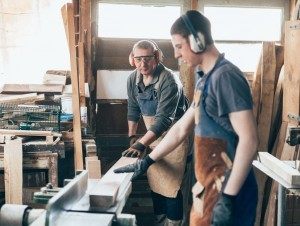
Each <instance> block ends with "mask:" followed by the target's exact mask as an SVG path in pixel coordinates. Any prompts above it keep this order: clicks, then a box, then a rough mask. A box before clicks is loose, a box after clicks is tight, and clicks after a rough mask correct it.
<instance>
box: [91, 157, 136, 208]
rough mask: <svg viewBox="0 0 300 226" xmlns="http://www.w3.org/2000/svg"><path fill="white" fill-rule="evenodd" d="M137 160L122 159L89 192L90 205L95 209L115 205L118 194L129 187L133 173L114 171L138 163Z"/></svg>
mask: <svg viewBox="0 0 300 226" xmlns="http://www.w3.org/2000/svg"><path fill="white" fill-rule="evenodd" d="M136 160H137V158H126V157H122V158H120V159H119V160H118V161H117V163H115V164H114V165H113V166H112V167H111V168H110V169H109V170H108V172H107V173H106V174H105V175H104V176H103V177H102V179H101V180H100V181H99V182H98V183H97V184H96V186H95V187H94V188H93V189H92V190H91V191H90V192H89V198H90V205H91V206H94V207H111V206H113V205H114V204H115V201H116V198H117V196H118V192H121V191H122V190H123V189H125V188H126V187H127V186H128V183H130V179H131V177H132V174H133V173H120V174H116V173H114V172H113V170H114V169H116V168H119V167H121V166H125V165H128V164H132V163H134V162H136Z"/></svg>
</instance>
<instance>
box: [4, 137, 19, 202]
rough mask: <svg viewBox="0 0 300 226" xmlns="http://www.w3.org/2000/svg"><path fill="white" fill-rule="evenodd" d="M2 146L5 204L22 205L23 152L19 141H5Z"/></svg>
mask: <svg viewBox="0 0 300 226" xmlns="http://www.w3.org/2000/svg"><path fill="white" fill-rule="evenodd" d="M5 142H6V143H5V146H4V175H5V176H4V179H5V203H6V204H22V202H23V197H22V186H23V168H22V161H23V152H22V141H21V139H14V140H9V139H8V140H6V141H5Z"/></svg>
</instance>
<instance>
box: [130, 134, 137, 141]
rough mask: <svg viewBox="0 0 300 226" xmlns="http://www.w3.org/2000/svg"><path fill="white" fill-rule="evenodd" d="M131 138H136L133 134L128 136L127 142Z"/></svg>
mask: <svg viewBox="0 0 300 226" xmlns="http://www.w3.org/2000/svg"><path fill="white" fill-rule="evenodd" d="M132 138H137V135H136V134H134V135H131V136H128V139H129V140H131V139H132Z"/></svg>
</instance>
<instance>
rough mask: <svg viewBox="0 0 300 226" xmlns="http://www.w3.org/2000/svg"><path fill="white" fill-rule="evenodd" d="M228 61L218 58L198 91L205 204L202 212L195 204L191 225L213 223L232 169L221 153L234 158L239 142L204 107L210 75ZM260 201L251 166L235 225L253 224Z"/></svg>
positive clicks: (199, 173) (198, 168)
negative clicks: (216, 208) (214, 210)
mask: <svg viewBox="0 0 300 226" xmlns="http://www.w3.org/2000/svg"><path fill="white" fill-rule="evenodd" d="M227 63H228V61H227V60H225V59H222V60H221V61H220V62H218V63H217V65H216V66H215V68H214V69H213V70H212V72H211V73H210V74H209V75H208V77H207V78H206V81H204V82H202V81H201V82H202V84H200V89H199V90H198V91H197V92H196V93H195V98H194V102H195V122H196V125H195V140H194V142H195V176H196V179H197V181H198V183H200V184H201V185H202V186H203V189H202V193H201V194H198V196H199V195H201V196H202V197H201V198H202V200H203V203H202V204H203V206H202V207H201V214H199V213H197V211H196V209H197V208H193V210H192V213H191V225H201V226H210V220H211V216H212V211H213V207H214V205H215V204H216V202H217V201H218V199H219V195H220V192H221V191H222V190H223V189H224V187H225V185H226V182H227V179H228V177H229V175H230V172H231V170H230V169H229V168H228V165H227V164H226V161H224V157H222V155H224V154H225V155H226V156H227V157H229V159H230V160H231V162H233V160H234V156H235V151H236V147H237V143H238V137H237V136H236V135H235V134H234V133H232V132H229V131H227V130H225V129H224V128H223V127H222V126H220V125H219V124H218V123H216V122H215V121H214V120H213V119H212V118H211V117H210V116H209V115H208V114H207V112H206V109H205V97H206V94H207V89H208V86H209V83H210V78H211V75H212V74H213V73H214V72H215V71H216V70H218V69H219V68H221V67H222V66H223V65H224V64H227ZM197 95H198V97H197ZM197 112H198V113H197ZM219 181H221V182H222V184H221V187H220V189H217V187H218V182H219ZM257 201H258V189H257V184H256V179H255V176H254V172H253V170H252V169H251V171H250V173H249V175H248V177H247V179H246V181H245V183H244V185H243V186H242V188H241V190H240V192H239V193H238V195H237V198H236V203H235V205H236V208H235V212H234V224H233V225H234V226H241V225H243V226H253V225H254V222H255V215H256V206H257ZM198 210H199V208H198Z"/></svg>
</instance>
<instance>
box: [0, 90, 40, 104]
mask: <svg viewBox="0 0 300 226" xmlns="http://www.w3.org/2000/svg"><path fill="white" fill-rule="evenodd" d="M40 100H45V95H44V94H37V93H27V94H21V95H5V96H0V103H9V104H23V103H31V102H35V101H40Z"/></svg>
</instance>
